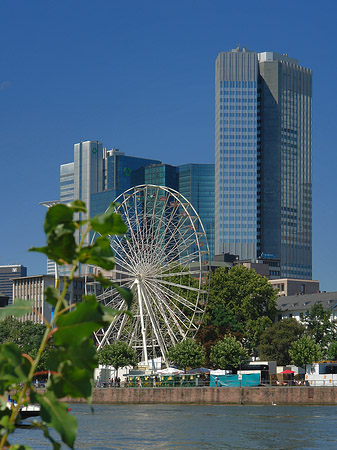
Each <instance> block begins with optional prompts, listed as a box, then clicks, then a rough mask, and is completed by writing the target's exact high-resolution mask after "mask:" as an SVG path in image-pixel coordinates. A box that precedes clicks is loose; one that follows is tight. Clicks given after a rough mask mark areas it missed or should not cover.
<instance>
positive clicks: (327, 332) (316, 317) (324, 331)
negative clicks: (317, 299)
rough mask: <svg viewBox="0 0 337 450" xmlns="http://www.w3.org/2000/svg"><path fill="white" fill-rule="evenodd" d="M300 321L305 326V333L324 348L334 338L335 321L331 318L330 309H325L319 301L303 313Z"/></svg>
mask: <svg viewBox="0 0 337 450" xmlns="http://www.w3.org/2000/svg"><path fill="white" fill-rule="evenodd" d="M302 321H303V323H304V325H305V326H306V328H307V334H308V335H309V336H312V338H313V339H314V341H315V342H316V344H319V345H320V346H321V347H322V348H323V349H324V350H326V349H327V348H328V346H329V344H330V343H331V342H333V341H335V340H336V338H337V325H336V321H335V320H331V311H325V310H324V308H323V306H322V304H321V303H316V304H315V305H313V307H312V308H311V309H310V310H308V311H307V312H306V313H305V314H304V316H303V319H302Z"/></svg>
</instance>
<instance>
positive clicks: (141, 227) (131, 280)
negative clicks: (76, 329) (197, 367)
mask: <svg viewBox="0 0 337 450" xmlns="http://www.w3.org/2000/svg"><path fill="white" fill-rule="evenodd" d="M116 203H117V205H118V206H117V207H116V208H115V212H117V213H119V214H121V216H122V218H123V220H124V222H125V223H126V225H127V227H128V231H127V234H126V235H125V236H111V237H110V242H111V246H112V249H113V251H114V254H115V260H116V266H115V269H114V270H113V279H114V281H115V283H117V284H118V285H119V286H122V287H128V288H130V289H131V290H132V291H133V293H134V299H133V304H132V308H131V311H132V318H131V319H130V318H129V316H127V315H125V314H121V315H118V316H117V317H116V318H115V320H114V321H113V322H112V323H111V324H110V326H109V327H108V328H106V329H101V330H99V331H97V332H96V333H95V339H96V344H97V348H98V350H99V349H100V348H101V347H103V346H104V345H105V344H107V343H112V342H114V341H116V340H122V341H125V342H127V343H128V344H129V345H131V346H132V347H133V348H135V349H136V351H137V354H138V358H139V360H140V361H143V362H144V363H145V365H148V361H149V359H150V358H151V359H152V358H155V357H158V356H161V357H163V359H164V361H165V362H167V361H166V354H167V351H168V349H169V348H170V347H171V346H172V345H175V344H176V343H177V342H180V341H182V340H184V339H185V338H187V337H193V336H194V335H195V334H196V332H197V331H198V328H199V326H200V324H201V321H202V317H203V314H204V311H205V307H206V304H207V301H208V292H209V277H208V276H207V275H208V274H207V271H208V265H209V248H208V244H207V239H206V233H205V230H204V228H203V225H202V223H201V221H200V218H199V216H198V214H197V212H196V211H195V209H194V208H193V206H192V205H191V203H190V202H189V201H188V200H187V199H186V198H185V197H184V196H182V195H181V194H180V193H179V192H177V191H175V190H173V189H171V188H168V187H164V186H155V185H141V186H136V187H133V188H131V189H129V190H127V191H125V192H124V193H123V194H121V195H120V196H119V197H118V198H117V199H116ZM94 238H95V237H94ZM98 301H100V302H102V303H103V304H104V305H105V306H108V307H111V308H116V309H118V310H120V311H122V310H124V309H125V308H126V304H125V301H124V299H123V298H122V297H121V295H120V294H119V293H118V292H117V291H116V289H113V288H112V289H108V290H106V291H104V292H103V294H101V295H99V296H98Z"/></svg>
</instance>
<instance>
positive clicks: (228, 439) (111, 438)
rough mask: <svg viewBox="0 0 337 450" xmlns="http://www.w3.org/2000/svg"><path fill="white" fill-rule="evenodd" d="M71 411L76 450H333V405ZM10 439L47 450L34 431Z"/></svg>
mask: <svg viewBox="0 0 337 450" xmlns="http://www.w3.org/2000/svg"><path fill="white" fill-rule="evenodd" d="M71 406H72V411H71V413H72V414H74V415H75V416H76V417H77V420H78V435H77V440H76V446H75V448H76V449H81V450H84V449H92V450H96V449H97V450H98V449H100V450H105V449H109V450H110V449H113V450H147V449H158V450H166V449H174V450H181V449H184V450H189V449H200V450H220V449H230V450H251V449H258V450H261V449H266V450H269V449H278V450H309V449H310V450H311V449H319V450H330V449H331V450H336V449H337V407H336V406H326V407H324V406H277V405H276V406H219V405H214V406H190V405H95V406H94V414H92V413H91V411H90V408H89V407H88V406H87V405H71ZM14 440H15V442H17V443H21V444H26V445H29V446H31V447H32V448H33V449H39V450H40V449H43V450H45V449H50V448H51V445H48V443H47V442H46V440H45V439H44V438H43V436H42V433H41V432H40V431H39V430H24V429H19V430H17V431H16V432H15V439H14ZM12 442H13V439H12ZM62 448H67V447H66V446H64V447H63V446H62Z"/></svg>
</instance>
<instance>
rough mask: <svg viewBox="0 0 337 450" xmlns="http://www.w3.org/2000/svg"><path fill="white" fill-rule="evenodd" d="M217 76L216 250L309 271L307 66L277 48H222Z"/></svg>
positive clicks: (285, 271) (295, 272) (298, 273)
mask: <svg viewBox="0 0 337 450" xmlns="http://www.w3.org/2000/svg"><path fill="white" fill-rule="evenodd" d="M215 69H216V79H215V95H216V97H215V98H216V100H215V253H216V254H219V253H233V254H237V255H239V257H240V259H251V260H254V259H256V258H258V257H264V256H267V257H272V258H275V259H280V261H281V276H282V277H290V278H307V279H310V278H311V277H312V162H311V161H312V140H311V139H312V128H311V127H312V73H311V70H309V69H306V68H303V67H301V66H299V64H298V61H297V60H295V59H293V58H290V57H288V56H287V55H280V54H278V53H274V52H264V53H256V52H252V51H249V50H247V49H245V48H243V49H240V48H236V49H234V50H231V51H230V52H222V53H220V54H219V55H218V57H217V60H216V65H215Z"/></svg>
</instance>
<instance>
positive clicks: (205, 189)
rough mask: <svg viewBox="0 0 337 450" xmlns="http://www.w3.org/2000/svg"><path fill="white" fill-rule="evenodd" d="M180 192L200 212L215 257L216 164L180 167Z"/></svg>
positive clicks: (211, 252)
mask: <svg viewBox="0 0 337 450" xmlns="http://www.w3.org/2000/svg"><path fill="white" fill-rule="evenodd" d="M178 171H179V192H180V193H181V194H182V195H183V196H184V197H185V198H187V200H189V201H190V202H191V203H192V205H193V207H194V208H195V210H196V211H197V212H198V214H199V217H200V219H201V222H202V224H203V226H204V228H205V231H206V235H207V241H208V246H209V251H210V258H211V260H212V259H213V256H214V164H183V165H181V166H178Z"/></svg>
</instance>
